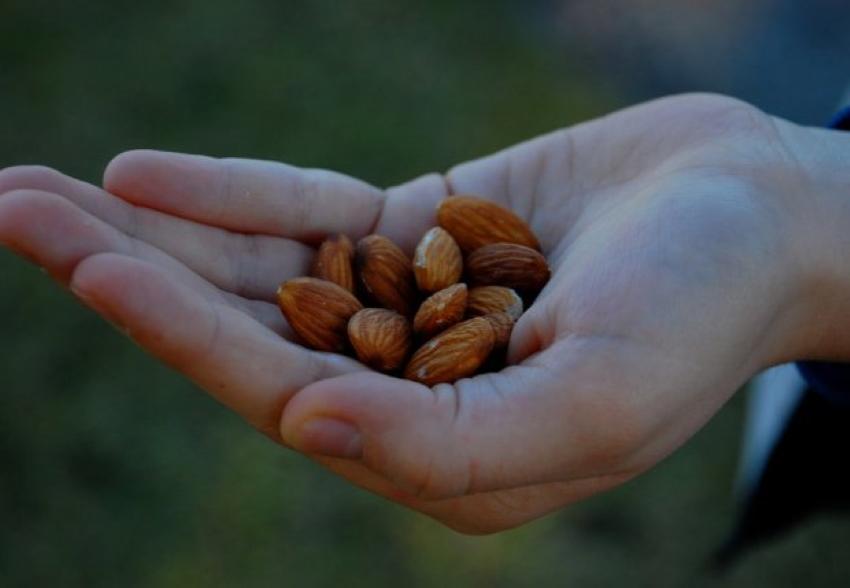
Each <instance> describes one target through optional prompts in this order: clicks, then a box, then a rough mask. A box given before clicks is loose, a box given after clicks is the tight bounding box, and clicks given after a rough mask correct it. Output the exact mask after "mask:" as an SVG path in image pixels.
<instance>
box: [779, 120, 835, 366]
mask: <svg viewBox="0 0 850 588" xmlns="http://www.w3.org/2000/svg"><path fill="white" fill-rule="evenodd" d="M777 129H778V132H779V133H780V135H782V138H783V141H784V143H785V146H786V147H787V151H788V157H789V161H790V162H791V163H790V165H793V166H795V167H797V168H798V171H797V174H796V176H797V177H798V178H799V181H795V182H791V183H789V184H788V185H787V186H786V189H785V198H784V200H785V201H786V204H787V211H788V218H789V221H790V223H791V225H792V227H793V228H792V230H791V232H790V233H791V239H792V247H791V260H790V263H791V266H792V271H791V274H792V276H793V278H792V279H793V283H794V287H793V291H794V292H795V296H794V297H793V300H794V303H793V309H791V310H790V312H789V317H791V318H792V319H793V320H791V321H789V324H793V325H794V326H793V329H794V332H793V333H789V337H790V338H791V339H792V341H793V344H792V345H789V346H788V350H789V351H790V354H789V356H788V357H784V358H783V359H784V360H799V359H816V360H826V361H847V362H850V133H844V132H839V131H831V130H823V129H815V128H805V127H799V126H796V125H793V124H790V123H787V122H784V121H777Z"/></svg>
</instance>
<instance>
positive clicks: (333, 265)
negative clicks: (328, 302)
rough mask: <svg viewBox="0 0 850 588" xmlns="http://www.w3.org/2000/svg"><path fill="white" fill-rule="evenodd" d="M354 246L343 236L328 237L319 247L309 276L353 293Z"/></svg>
mask: <svg viewBox="0 0 850 588" xmlns="http://www.w3.org/2000/svg"><path fill="white" fill-rule="evenodd" d="M353 261H354V244H352V242H351V239H349V238H348V237H346V236H345V235H342V234H339V235H334V236H333V237H328V238H327V239H325V241H324V242H323V243H322V244H321V245H320V246H319V251H318V252H317V253H316V257H315V258H314V259H313V266H312V267H311V269H310V275H311V276H312V277H314V278H319V279H322V280H327V281H329V282H333V283H334V284H337V285H338V286H342V287H343V288H345V289H346V290H348V291H349V292H351V293H352V294H353V293H354V269H353V267H352V262H353Z"/></svg>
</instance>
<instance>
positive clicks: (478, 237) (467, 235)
mask: <svg viewBox="0 0 850 588" xmlns="http://www.w3.org/2000/svg"><path fill="white" fill-rule="evenodd" d="M437 224H438V225H440V226H441V227H442V228H444V229H445V230H446V231H448V232H449V233H450V234H451V236H452V237H454V238H455V241H457V244H458V245H460V248H461V249H463V251H464V253H471V252H473V251H475V250H476V249H478V248H479V247H483V246H484V245H489V244H491V243H516V244H517V245H525V246H526V247H531V248H532V249H536V250H538V251H539V250H540V242H539V241H538V240H537V237H535V236H534V233H532V232H531V229H530V228H529V227H528V224H526V222H525V221H523V220H522V219H521V218H519V217H518V216H517V215H516V214H514V213H513V212H511V211H510V210H508V209H507V208H505V207H503V206H500V205H498V204H496V203H495V202H491V201H490V200H484V199H483V198H477V197H475V196H449V197H448V198H446V199H445V200H443V201H442V202H440V204H439V206H438V207H437Z"/></svg>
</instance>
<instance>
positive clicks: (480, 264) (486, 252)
mask: <svg viewBox="0 0 850 588" xmlns="http://www.w3.org/2000/svg"><path fill="white" fill-rule="evenodd" d="M466 270H467V273H468V274H469V278H470V281H471V282H472V283H473V284H474V285H475V286H504V287H506V288H513V289H514V290H516V291H517V292H519V293H521V294H523V295H528V296H531V295H534V294H537V293H538V292H539V291H540V290H542V289H543V286H545V285H546V282H548V281H549V277H550V274H551V272H550V270H549V264H548V263H546V258H545V257H543V256H542V255H541V254H540V253H539V252H537V251H535V250H534V249H531V248H530V247H525V246H523V245H516V244H514V243H494V244H492V245H485V246H484V247H481V248H480V249H476V250H475V251H473V252H472V253H471V254H470V255H469V257H468V258H467V260H466Z"/></svg>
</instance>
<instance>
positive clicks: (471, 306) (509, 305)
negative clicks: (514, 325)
mask: <svg viewBox="0 0 850 588" xmlns="http://www.w3.org/2000/svg"><path fill="white" fill-rule="evenodd" d="M522 311H523V307H522V298H520V297H519V294H517V293H516V292H515V291H514V290H512V289H510V288H505V287H504V286H479V287H477V288H472V289H471V290H470V291H469V299H468V300H467V303H466V314H467V316H484V315H487V314H490V313H493V312H506V313H508V315H510V317H511V318H513V319H514V320H517V319H518V318H519V317H520V316H521V315H522Z"/></svg>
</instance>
